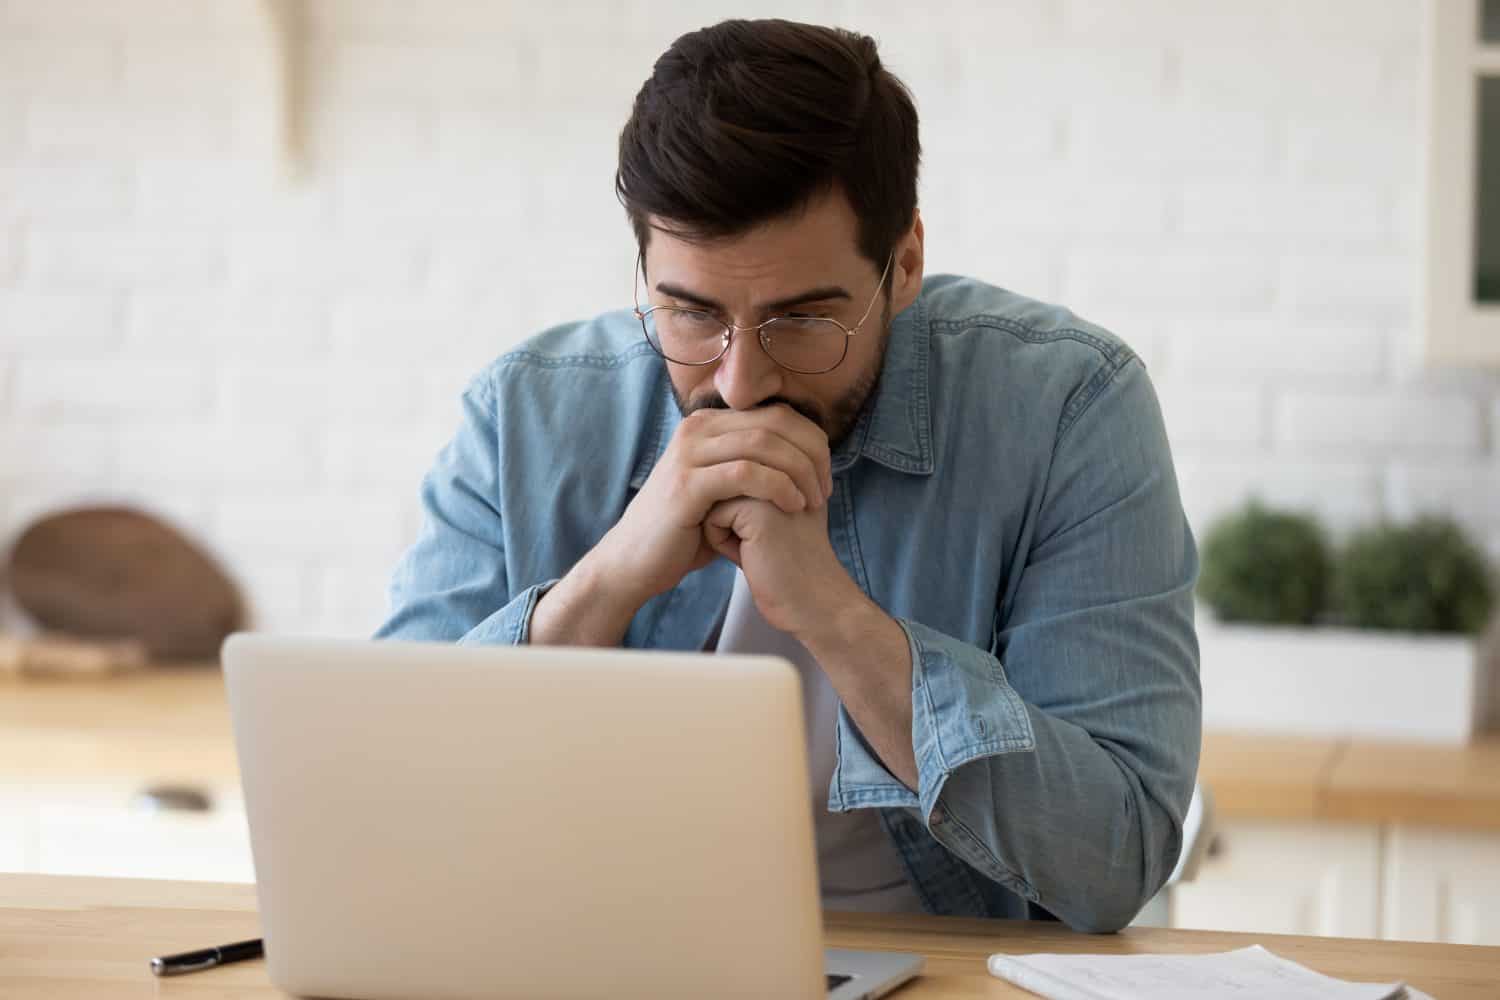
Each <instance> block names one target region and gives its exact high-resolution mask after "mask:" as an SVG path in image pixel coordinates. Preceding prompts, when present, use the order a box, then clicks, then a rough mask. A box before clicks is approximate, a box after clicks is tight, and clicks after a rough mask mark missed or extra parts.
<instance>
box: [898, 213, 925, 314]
mask: <svg viewBox="0 0 1500 1000" xmlns="http://www.w3.org/2000/svg"><path fill="white" fill-rule="evenodd" d="M923 239H924V234H923V231H922V212H921V210H920V209H919V210H918V211H916V212H915V213H913V215H912V222H911V229H909V230H907V233H906V235H905V236H903V237H901V242H899V243H897V244H896V259H895V260H894V261H892V262H891V312H893V313H898V312H900V311H901V310H903V309H905V308H906V307H907V306H909V305H911V304H912V303H913V302H915V301H917V296H918V295H920V294H921V292H922V265H923V244H922V241H923Z"/></svg>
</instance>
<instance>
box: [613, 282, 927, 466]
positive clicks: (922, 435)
mask: <svg viewBox="0 0 1500 1000" xmlns="http://www.w3.org/2000/svg"><path fill="white" fill-rule="evenodd" d="M858 335H859V334H856V336H858ZM931 346H932V345H931V328H930V327H929V326H928V323H927V305H926V303H925V302H924V301H923V298H922V296H921V295H918V296H917V300H916V301H915V302H913V303H912V304H911V305H910V306H909V307H907V308H906V309H904V310H902V311H901V312H900V313H899V314H897V315H896V317H895V318H894V319H892V320H891V335H890V338H889V339H888V340H887V341H886V346H885V358H884V359H883V360H882V361H881V365H880V381H879V383H878V384H877V385H876V387H875V391H874V392H873V393H872V394H871V396H870V398H869V399H868V400H866V401H865V405H864V408H863V409H861V410H860V413H859V417H858V418H856V420H855V421H854V428H853V430H851V431H850V432H849V436H848V437H846V438H844V440H843V441H842V442H840V444H839V446H838V447H837V448H835V449H834V451H833V456H832V458H833V471H834V473H835V474H838V473H840V472H843V471H845V470H846V469H848V468H849V467H850V466H852V465H853V464H854V463H855V462H856V461H857V460H858V459H860V458H868V459H870V460H871V461H872V462H878V463H880V464H881V465H883V466H885V467H886V468H888V469H891V470H893V471H896V472H904V473H907V474H910V475H916V476H927V475H931V474H932V469H933V462H932V408H931V404H930V398H929V396H928V391H927V389H928V385H927V383H928V370H929V357H928V355H929V352H930V350H931ZM661 371H662V374H661V386H660V391H659V392H658V394H657V402H656V406H655V408H654V409H655V412H654V414H653V419H652V420H651V421H650V423H651V425H652V434H653V440H651V441H649V442H648V443H647V445H646V447H644V448H642V449H641V456H640V459H639V460H638V461H637V462H636V467H635V469H634V471H633V472H632V474H631V477H630V488H631V489H633V490H639V489H640V488H641V487H642V486H643V485H645V482H646V477H647V476H649V475H650V474H651V470H652V469H653V468H655V467H656V463H657V461H658V460H659V459H660V458H661V456H662V453H663V452H665V451H666V450H667V445H668V444H669V443H671V440H672V434H673V432H675V431H676V429H677V425H678V424H679V423H681V422H682V415H681V413H680V412H679V411H678V409H677V402H676V400H675V399H674V398H673V397H672V383H671V380H670V379H668V378H667V370H666V364H665V362H664V363H663V364H662V369H661Z"/></svg>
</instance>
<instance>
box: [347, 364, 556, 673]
mask: <svg viewBox="0 0 1500 1000" xmlns="http://www.w3.org/2000/svg"><path fill="white" fill-rule="evenodd" d="M462 406H463V418H462V422H461V423H460V425H459V428H458V431H457V432H456V433H455V434H454V436H453V439H452V440H451V441H449V442H448V444H447V445H446V446H445V447H444V448H443V450H442V451H441V452H440V453H439V454H438V456H437V459H436V460H435V461H434V462H433V465H432V468H431V469H430V470H429V471H428V473H427V475H426V477H425V478H424V479H423V480H422V494H421V498H422V529H421V532H420V534H419V535H418V536H417V540H416V542H415V543H413V545H412V546H411V548H409V549H408V550H407V551H406V553H405V555H403V556H402V558H401V561H400V562H399V563H398V564H397V566H396V569H395V571H394V573H393V574H392V576H391V582H390V586H389V589H388V592H387V593H388V602H389V608H390V612H389V615H388V617H387V618H386V621H385V622H384V624H382V625H381V626H380V628H379V629H378V630H377V631H376V633H375V638H377V639H410V640H427V641H444V642H459V643H491V644H510V645H515V644H520V643H525V642H527V641H528V640H529V638H530V634H529V633H530V628H531V616H532V612H533V611H534V610H535V609H536V603H537V600H538V599H539V598H540V597H541V595H542V594H544V593H546V591H547V589H548V588H549V587H550V586H551V585H552V583H555V582H556V581H548V582H546V583H542V584H537V585H534V586H529V587H525V588H523V589H522V590H521V591H520V592H519V593H516V594H512V593H510V587H509V581H508V579H507V573H506V567H505V536H504V522H503V520H502V518H501V514H500V510H499V506H498V498H499V495H500V490H499V469H500V457H499V446H498V441H497V437H496V420H495V402H494V399H493V397H492V395H491V394H490V392H489V390H488V387H487V386H486V385H485V384H484V383H483V382H479V381H476V382H475V383H474V384H472V385H471V386H470V387H469V389H468V391H466V392H465V393H464V396H463V402H462Z"/></svg>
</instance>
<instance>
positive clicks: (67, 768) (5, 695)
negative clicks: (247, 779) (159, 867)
mask: <svg viewBox="0 0 1500 1000" xmlns="http://www.w3.org/2000/svg"><path fill="white" fill-rule="evenodd" d="M112 780H140V781H143V782H145V781H188V782H199V783H203V784H208V785H217V786H222V785H236V784H238V783H239V767H238V765H237V764H236V762H235V756H234V739H233V735H232V733H231V730H230V725H229V705H228V703H227V702H226V701H225V698H224V679H223V676H222V675H221V674H220V673H219V670H218V668H217V667H216V666H212V665H207V666H196V667H172V668H165V667H157V668H152V669H149V670H143V671H140V672H138V673H131V674H120V675H117V676H114V677H107V678H101V679H97V680H94V679H90V680H79V679H70V678H24V679H23V678H14V677H10V678H3V679H0V782H5V781H49V782H50V781H57V782H93V781H100V782H103V781H112Z"/></svg>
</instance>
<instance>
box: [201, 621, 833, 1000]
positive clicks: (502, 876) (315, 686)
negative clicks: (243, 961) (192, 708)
mask: <svg viewBox="0 0 1500 1000" xmlns="http://www.w3.org/2000/svg"><path fill="white" fill-rule="evenodd" d="M223 659H224V673H225V680H226V685H227V688H228V694H229V703H230V710H231V715H232V718H233V723H234V733H235V743H236V748H237V750H238V753H239V761H240V769H241V775H242V779H243V783H244V795H245V804H246V810H247V813H248V817H249V822H250V832H251V846H252V851H253V854H254V859H255V869H256V881H257V892H258V895H259V902H260V914H261V921H262V928H263V933H264V937H265V940H266V955H267V962H268V971H269V974H270V977H271V980H272V982H273V983H275V984H276V985H277V986H279V987H281V988H282V989H285V990H287V991H289V992H293V993H300V994H304V995H322V996H359V997H370V998H383V997H409V996H414V995H421V996H426V997H469V996H476V995H512V996H527V997H597V996H604V995H622V992H629V991H631V990H636V989H640V988H643V987H644V988H648V989H649V991H650V993H651V995H653V996H661V997H703V996H745V997H768V996H776V997H800V996H806V997H814V996H821V995H823V992H824V985H823V983H824V980H823V973H822V969H823V948H822V935H821V914H820V911H819V904H818V897H817V878H816V872H815V860H814V857H813V851H812V843H813V838H812V828H811V818H810V816H809V813H808V808H807V803H808V789H807V772H806V763H805V760H804V756H805V749H804V746H803V735H802V714H801V712H802V710H801V692H800V688H799V684H798V681H797V677H796V674H795V672H794V671H793V670H792V669H791V667H790V666H789V665H788V664H786V663H785V662H783V661H781V660H777V659H773V658H765V657H740V656H718V655H715V656H702V655H688V654H664V653H660V652H650V653H647V652H629V651H620V650H577V649H558V648H533V647H519V648H512V647H494V646H489V647H477V646H475V647H468V646H453V645H446V644H427V643H405V642H370V641H354V640H331V639H294V638H285V637H272V636H263V635H246V634H241V635H236V636H232V637H231V638H230V639H229V640H228V642H227V643H226V644H225V647H224V657H223Z"/></svg>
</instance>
